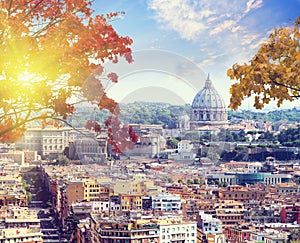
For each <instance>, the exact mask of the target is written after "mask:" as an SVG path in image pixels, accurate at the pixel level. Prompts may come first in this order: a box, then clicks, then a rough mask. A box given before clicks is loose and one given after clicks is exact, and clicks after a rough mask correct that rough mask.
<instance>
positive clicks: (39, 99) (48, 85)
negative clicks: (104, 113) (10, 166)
mask: <svg viewBox="0 0 300 243" xmlns="http://www.w3.org/2000/svg"><path fill="white" fill-rule="evenodd" d="M122 14H124V13H123V12H118V13H109V14H102V15H96V14H95V12H94V11H93V9H92V0H65V1H57V0H8V1H1V2H0V19H1V23H0V49H1V52H0V83H1V90H0V139H1V141H2V142H13V141H15V140H16V139H18V138H19V137H20V136H21V135H22V133H23V132H24V130H25V124H26V123H28V122H30V121H33V120H40V121H43V122H44V123H45V124H47V122H48V121H49V119H51V120H52V121H53V120H54V121H58V120H64V119H66V117H67V116H68V115H70V114H72V113H73V112H74V104H75V102H76V103H77V102H89V103H91V104H93V105H97V106H98V108H99V109H108V110H109V111H111V112H112V113H117V112H118V108H117V104H116V102H115V101H114V100H113V99H111V98H109V97H107V96H106V92H105V89H104V87H103V86H102V83H101V80H102V79H107V80H111V81H112V82H117V78H118V76H117V74H115V73H106V72H105V70H104V68H103V64H104V62H105V61H112V62H113V63H116V62H118V59H119V58H120V57H124V58H125V59H126V60H127V61H128V62H132V56H131V49H130V45H131V44H132V40H131V39H130V38H129V37H127V36H125V37H123V36H120V35H119V34H118V33H117V32H116V31H115V29H114V28H113V26H112V25H111V21H112V20H113V19H114V18H117V17H118V16H119V15H122Z"/></svg>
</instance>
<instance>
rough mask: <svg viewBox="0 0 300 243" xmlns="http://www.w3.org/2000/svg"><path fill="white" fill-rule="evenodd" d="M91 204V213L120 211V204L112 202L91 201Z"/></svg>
mask: <svg viewBox="0 0 300 243" xmlns="http://www.w3.org/2000/svg"><path fill="white" fill-rule="evenodd" d="M91 203H92V213H101V212H108V211H111V212H115V211H120V204H116V203H114V202H107V201H92V202H91ZM109 208H110V210H109Z"/></svg>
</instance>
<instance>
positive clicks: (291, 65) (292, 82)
mask: <svg viewBox="0 0 300 243" xmlns="http://www.w3.org/2000/svg"><path fill="white" fill-rule="evenodd" d="M299 23H300V17H298V18H297V20H296V22H295V25H294V27H293V28H280V29H275V30H274V31H273V33H272V34H270V36H269V40H268V41H267V42H266V43H263V44H262V45H261V47H260V49H259V50H258V52H257V53H256V54H255V55H254V57H253V58H252V59H251V60H250V62H249V64H243V65H239V64H234V65H233V66H232V68H230V69H228V71H227V76H228V77H229V78H230V79H231V80H236V81H237V82H236V83H234V84H232V86H231V88H230V94H231V97H230V105H229V107H230V108H232V109H234V110H236V109H237V108H238V107H239V106H240V105H241V103H242V101H243V100H244V99H245V98H246V97H249V96H252V95H253V96H254V97H255V99H254V107H255V108H257V109H262V108H263V107H264V106H265V104H268V103H269V102H270V101H271V100H272V99H273V100H277V106H278V107H279V106H281V105H282V103H283V101H285V100H287V101H293V100H295V99H298V98H299V97H300V75H299V73H300V62H299V57H300V42H299V36H300V35H299ZM271 98H272V99H271Z"/></svg>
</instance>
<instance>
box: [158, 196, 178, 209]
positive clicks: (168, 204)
mask: <svg viewBox="0 0 300 243" xmlns="http://www.w3.org/2000/svg"><path fill="white" fill-rule="evenodd" d="M152 209H153V210H157V211H181V209H182V205H181V199H180V195H175V194H174V195H172V194H161V195H157V196H152Z"/></svg>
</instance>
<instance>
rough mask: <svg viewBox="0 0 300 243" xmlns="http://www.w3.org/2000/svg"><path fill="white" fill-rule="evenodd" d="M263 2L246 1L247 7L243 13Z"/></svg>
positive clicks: (259, 0)
mask: <svg viewBox="0 0 300 243" xmlns="http://www.w3.org/2000/svg"><path fill="white" fill-rule="evenodd" d="M262 4H263V0H249V1H248V2H247V8H246V10H245V14H247V13H249V12H250V11H251V10H252V9H256V8H260V7H261V6H262Z"/></svg>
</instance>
